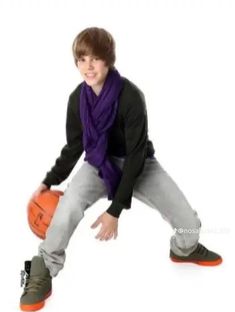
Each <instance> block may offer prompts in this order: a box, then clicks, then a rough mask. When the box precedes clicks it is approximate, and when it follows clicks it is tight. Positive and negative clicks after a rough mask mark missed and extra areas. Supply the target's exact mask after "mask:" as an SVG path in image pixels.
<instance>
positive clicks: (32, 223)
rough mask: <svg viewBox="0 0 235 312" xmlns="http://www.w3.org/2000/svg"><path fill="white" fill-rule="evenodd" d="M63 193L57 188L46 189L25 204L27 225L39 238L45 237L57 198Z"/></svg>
mask: <svg viewBox="0 0 235 312" xmlns="http://www.w3.org/2000/svg"><path fill="white" fill-rule="evenodd" d="M63 194H64V193H63V192H62V191H59V190H46V191H43V192H42V193H40V194H39V195H38V196H36V197H34V198H33V199H31V200H30V201H29V203H28V206H27V213H28V223H29V227H30V229H31V230H32V231H33V233H34V234H35V235H37V236H38V237H39V238H41V239H45V237H46V231H47V228H48V226H49V225H50V223H51V219H52V217H53V215H54V212H55V210H56V207H57V204H58V202H59V198H60V196H62V195H63Z"/></svg>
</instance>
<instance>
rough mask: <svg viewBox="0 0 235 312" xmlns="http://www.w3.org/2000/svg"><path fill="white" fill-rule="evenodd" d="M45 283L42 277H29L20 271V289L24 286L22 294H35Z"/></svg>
mask: <svg viewBox="0 0 235 312" xmlns="http://www.w3.org/2000/svg"><path fill="white" fill-rule="evenodd" d="M45 282H46V278H44V277H41V276H40V277H39V276H30V275H29V274H27V273H26V272H25V271H21V287H23V286H25V287H24V292H37V291H38V289H40V288H41V286H42V285H43V284H44V283H45Z"/></svg>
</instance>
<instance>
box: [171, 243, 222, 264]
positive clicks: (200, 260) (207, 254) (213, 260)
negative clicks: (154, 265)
mask: <svg viewBox="0 0 235 312" xmlns="http://www.w3.org/2000/svg"><path fill="white" fill-rule="evenodd" d="M170 259H171V260H172V261H174V262H180V263H182V262H191V263H195V264H199V265H206V266H214V265H218V264H220V263H221V262H222V261H223V259H222V257H221V256H220V255H218V254H217V253H215V252H213V251H210V250H208V249H207V248H206V247H204V246H203V245H202V244H200V243H198V245H197V248H196V249H195V250H194V251H193V252H192V253H191V254H190V255H188V256H186V257H185V256H184V257H183V256H177V255H176V254H174V252H173V251H172V250H170Z"/></svg>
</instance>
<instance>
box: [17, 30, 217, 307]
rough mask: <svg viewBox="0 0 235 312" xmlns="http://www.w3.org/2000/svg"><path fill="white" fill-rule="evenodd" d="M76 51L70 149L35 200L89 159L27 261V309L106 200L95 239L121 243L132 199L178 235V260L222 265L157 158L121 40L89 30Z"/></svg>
mask: <svg viewBox="0 0 235 312" xmlns="http://www.w3.org/2000/svg"><path fill="white" fill-rule="evenodd" d="M72 49H73V56H74V61H75V64H76V66H77V67H78V69H79V71H80V74H81V76H82V78H83V80H84V81H83V82H82V83H80V84H79V85H78V86H77V88H76V89H75V90H74V91H73V92H72V93H71V94H70V96H69V101H68V107H67V122H66V137H67V144H66V145H65V146H64V147H63V149H62V151H61V154H60V156H59V157H58V158H57V159H56V162H55V165H54V166H53V167H52V168H51V170H50V171H49V172H47V175H46V177H45V178H44V180H43V181H42V183H41V185H40V186H39V187H38V189H37V190H36V191H35V192H34V194H33V197H34V196H37V195H38V194H39V193H40V192H43V191H44V190H46V189H49V188H50V187H51V186H52V185H58V184H60V183H61V182H62V181H64V180H65V179H66V178H67V177H68V176H69V174H70V173H71V171H72V169H73V168H74V166H75V165H76V163H77V161H78V159H79V158H80V157H81V155H82V153H83V151H85V158H84V163H83V165H82V167H81V168H80V169H79V171H78V172H77V173H76V174H75V176H74V177H73V178H72V180H71V182H70V184H69V185H68V186H67V188H66V190H65V192H64V195H63V196H62V197H61V198H60V200H59V203H58V206H57V209H56V212H55V214H54V216H53V218H52V221H51V224H50V226H49V228H48V230H47V233H46V238H45V240H44V241H43V242H42V243H41V244H40V245H39V253H38V255H37V256H34V257H33V258H32V260H31V261H26V262H25V271H26V272H27V273H28V274H27V278H26V283H25V287H24V292H23V294H22V296H21V299H20V307H21V309H22V310H24V311H28V310H38V309H40V308H41V307H42V306H43V305H44V302H45V299H46V298H47V297H48V296H49V295H50V294H51V289H52V278H53V277H55V276H56V275H57V274H58V272H59V271H60V270H61V269H62V268H63V266H64V262H65V249H66V247H67V246H68V243H69V240H70V238H71V236H72V234H73V232H74V230H75V229H76V227H77V225H78V224H79V222H80V221H81V219H82V218H83V216H84V212H85V210H86V209H87V208H88V207H90V206H92V205H93V204H94V203H95V202H96V201H97V200H99V199H100V198H105V197H108V200H112V202H111V204H110V206H109V207H108V209H107V210H106V211H105V212H104V213H102V214H101V215H100V216H99V217H98V218H97V220H96V221H95V222H94V223H93V224H92V226H91V227H92V228H95V227H97V226H98V225H99V224H101V228H100V231H99V233H98V234H97V236H96V238H97V239H100V240H102V241H103V240H105V241H107V240H110V239H112V238H114V239H116V238H117V235H118V220H119V219H118V218H119V216H120V213H121V211H122V209H124V208H125V209H129V208H130V207H131V199H132V196H134V197H136V198H138V199H139V200H141V201H142V202H144V203H145V204H147V205H148V206H151V207H152V208H154V209H156V210H158V211H159V212H160V213H161V215H162V217H163V218H164V219H165V220H166V221H168V222H169V223H170V225H171V226H172V228H174V229H175V230H176V231H175V235H173V236H172V237H171V240H170V259H171V260H172V261H175V262H181V263H184V262H192V263H196V264H199V265H217V264H220V263H221V262H222V258H221V257H220V256H219V255H218V254H216V253H214V252H212V251H210V250H208V249H206V248H205V247H204V246H203V245H201V244H200V243H199V242H198V240H199V230H200V227H201V222H200V220H199V218H198V216H197V213H196V211H194V210H193V209H192V208H191V207H190V205H189V203H188V201H187V200H186V198H185V196H184V195H183V193H182V192H181V190H180V189H179V188H178V186H177V185H176V183H175V182H174V181H173V180H172V178H171V177H170V176H169V175H168V174H167V172H166V171H165V170H164V169H163V168H162V167H161V165H160V164H159V162H158V161H157V159H156V157H155V156H154V153H155V151H154V147H153V144H152V142H151V141H150V140H149V138H148V121H147V111H146V105H145V100H144V95H143V93H142V92H141V90H140V89H139V88H138V87H137V86H136V85H135V84H134V83H133V82H131V81H130V80H128V79H127V78H125V77H122V76H120V74H119V72H118V71H117V69H116V68H115V67H114V63H115V42H114V40H113V38H112V36H111V35H110V33H109V32H107V31H106V30H104V29H102V28H97V27H90V28H87V29H84V30H83V31H82V32H81V33H79V34H78V35H77V37H76V38H75V40H74V42H73V47H72Z"/></svg>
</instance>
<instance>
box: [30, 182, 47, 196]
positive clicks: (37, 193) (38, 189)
mask: <svg viewBox="0 0 235 312" xmlns="http://www.w3.org/2000/svg"><path fill="white" fill-rule="evenodd" d="M46 190H48V187H47V186H46V184H43V183H41V184H40V185H39V187H38V188H37V189H36V191H34V192H33V194H32V195H31V198H30V199H34V198H35V197H37V196H38V195H39V194H40V193H42V192H44V191H46Z"/></svg>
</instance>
